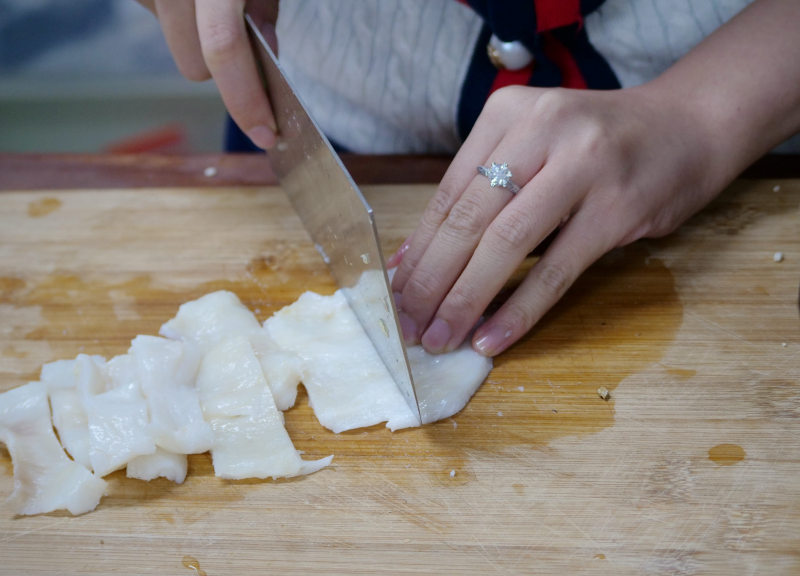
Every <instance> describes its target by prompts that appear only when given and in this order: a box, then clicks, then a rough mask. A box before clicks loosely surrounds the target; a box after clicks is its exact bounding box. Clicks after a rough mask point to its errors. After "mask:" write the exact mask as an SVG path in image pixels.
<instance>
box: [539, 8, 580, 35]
mask: <svg viewBox="0 0 800 576" xmlns="http://www.w3.org/2000/svg"><path fill="white" fill-rule="evenodd" d="M535 8H536V30H537V31H539V32H544V31H545V30H553V29H554V28H561V27H562V26H569V25H570V24H575V23H576V22H577V23H579V24H580V23H582V22H583V16H581V5H580V0H536V2H535Z"/></svg>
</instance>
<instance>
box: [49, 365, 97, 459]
mask: <svg viewBox="0 0 800 576" xmlns="http://www.w3.org/2000/svg"><path fill="white" fill-rule="evenodd" d="M41 381H42V383H43V384H44V385H45V387H46V388H47V393H48V395H49V397H50V407H51V409H52V411H53V425H54V426H55V428H56V431H57V432H58V438H59V440H60V441H61V445H62V446H63V447H64V449H65V450H66V451H67V452H68V453H69V455H70V456H72V459H73V460H75V461H76V462H79V463H81V464H83V465H84V466H85V467H86V468H87V469H88V470H91V469H92V462H91V460H90V459H89V420H88V418H87V416H86V409H85V408H84V407H83V400H82V399H81V395H80V394H79V393H78V389H77V388H76V383H77V378H76V375H75V360H57V361H56V362H50V363H49V364H45V365H44V366H42V374H41Z"/></svg>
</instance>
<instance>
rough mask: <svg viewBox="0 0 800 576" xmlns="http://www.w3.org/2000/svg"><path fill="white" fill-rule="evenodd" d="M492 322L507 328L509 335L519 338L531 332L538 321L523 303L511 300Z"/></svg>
mask: <svg viewBox="0 0 800 576" xmlns="http://www.w3.org/2000/svg"><path fill="white" fill-rule="evenodd" d="M492 321H493V322H497V323H499V324H501V325H503V326H505V327H506V331H507V333H510V334H511V335H516V336H517V337H519V336H522V335H523V334H525V333H526V332H527V331H528V330H530V328H531V326H533V324H534V322H535V321H536V319H535V318H534V315H533V312H532V310H531V309H530V308H529V307H527V306H524V305H523V304H522V302H521V301H511V300H509V301H508V302H506V304H505V306H504V307H503V308H502V309H501V311H500V312H498V313H497V314H496V315H495V316H494V318H493V319H492Z"/></svg>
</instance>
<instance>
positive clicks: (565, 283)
mask: <svg viewBox="0 0 800 576" xmlns="http://www.w3.org/2000/svg"><path fill="white" fill-rule="evenodd" d="M539 280H540V284H541V286H542V288H543V290H544V292H545V295H546V296H549V297H552V298H554V299H557V298H560V297H561V296H563V294H564V292H566V291H567V288H569V286H570V284H572V274H571V272H570V269H569V268H567V267H566V266H564V265H563V264H561V263H558V262H550V263H545V264H544V265H543V267H542V269H541V270H540V271H539Z"/></svg>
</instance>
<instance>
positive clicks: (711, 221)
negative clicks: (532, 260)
mask: <svg viewBox="0 0 800 576" xmlns="http://www.w3.org/2000/svg"><path fill="white" fill-rule="evenodd" d="M777 186H779V187H780V188H779V189H777V190H775V191H774V190H773V187H777ZM432 192H433V187H431V186H423V185H417V186H410V185H409V186H375V187H368V188H367V189H366V193H367V195H368V198H369V200H370V202H371V203H372V205H373V206H374V208H375V211H376V214H377V218H378V223H379V227H380V230H381V235H382V241H383V244H384V249H385V251H386V252H387V253H389V252H391V251H393V250H394V249H395V248H396V247H397V246H399V244H400V242H401V241H402V239H403V238H404V237H405V236H406V235H407V234H408V233H409V232H410V231H411V230H412V229H413V227H414V225H415V223H416V220H417V217H418V215H419V213H420V212H421V210H422V208H423V206H424V205H425V202H426V201H427V199H428V198H429V196H430V195H431V193H432ZM779 251H780V252H783V255H784V260H783V261H782V262H775V261H774V260H773V255H774V254H775V253H776V252H779ZM799 272H800V181H797V180H784V181H766V180H761V181H739V182H737V183H736V184H735V185H734V186H732V187H731V189H730V190H729V191H728V193H727V194H726V195H724V196H723V198H722V199H720V200H719V201H717V202H716V203H715V204H713V205H712V206H711V207H709V208H708V209H707V210H705V211H704V212H702V213H701V214H700V215H698V216H697V217H695V218H694V219H693V220H691V221H690V222H689V223H688V224H687V225H686V226H685V227H684V228H683V229H682V230H681V231H680V232H679V233H677V234H674V235H672V236H671V237H669V238H667V239H664V240H659V241H645V242H639V243H636V244H634V245H632V246H630V247H628V248H625V249H621V250H618V251H615V252H613V253H612V254H610V255H608V256H607V257H606V258H604V259H603V260H602V261H601V262H599V263H598V264H597V265H595V266H594V267H592V268H591V269H590V270H589V271H588V272H587V273H586V274H585V275H584V277H583V278H582V279H581V280H580V281H579V282H578V283H577V285H576V286H575V287H574V288H573V289H572V290H571V291H570V292H569V293H568V294H567V296H566V297H565V298H564V300H563V301H562V302H561V303H560V304H559V305H558V306H557V307H556V308H555V309H554V310H553V311H552V313H551V314H549V315H548V316H547V317H546V318H545V319H544V320H543V321H542V322H541V323H540V325H539V326H538V327H537V328H536V329H535V330H534V331H533V332H532V333H531V334H530V335H529V336H528V337H527V338H525V339H524V340H523V341H522V342H520V343H519V344H518V345H517V346H515V347H513V348H512V349H511V350H509V351H508V352H507V353H505V354H504V355H502V356H500V357H499V358H497V359H496V362H495V368H494V370H493V371H492V373H491V374H490V375H489V378H488V380H487V382H486V383H485V384H484V385H483V387H482V388H481V389H480V390H479V391H478V393H477V394H476V396H475V397H474V398H473V400H472V402H471V403H470V404H469V405H468V406H467V408H466V409H465V410H464V411H463V412H461V413H460V414H458V415H456V416H455V417H453V418H451V419H448V420H446V421H443V422H440V423H437V424H435V425H430V426H426V427H424V428H421V429H414V430H407V431H402V432H397V433H394V434H392V433H390V432H388V431H387V430H386V429H384V428H382V427H381V426H376V427H373V428H370V429H365V430H357V431H354V432H350V433H345V434H339V435H335V434H332V433H330V432H328V431H326V430H325V429H323V428H322V427H321V426H320V425H319V424H318V423H317V422H316V420H315V419H314V417H313V414H312V413H311V411H310V409H309V408H308V405H307V398H306V397H305V395H304V394H301V396H300V400H299V405H298V406H297V407H295V408H293V409H291V410H290V411H288V412H287V413H286V425H287V428H288V430H289V433H290V435H291V436H292V438H293V439H294V441H295V444H296V446H297V448H298V449H300V450H303V451H304V452H305V454H306V457H309V458H316V457H322V456H326V455H328V454H334V455H335V458H334V461H333V465H332V466H331V467H330V468H328V469H326V470H323V471H321V472H319V473H317V474H314V475H312V476H308V477H304V478H299V479H294V480H288V481H258V480H252V481H241V482H232V481H224V480H220V479H217V478H215V477H214V475H213V471H212V468H211V461H210V458H209V456H208V455H198V456H194V457H191V459H190V469H189V476H188V478H187V480H186V482H185V483H184V484H183V485H174V484H172V483H170V482H168V481H165V480H156V481H153V482H149V483H145V482H140V481H136V480H129V479H127V478H125V477H124V474H123V473H120V472H117V473H114V474H112V475H111V476H109V481H110V482H109V493H108V496H107V497H106V498H104V499H103V500H102V502H101V504H100V506H99V507H98V509H97V510H96V511H94V512H92V513H90V514H87V515H84V516H81V517H71V516H69V515H68V514H66V513H61V512H59V513H53V514H46V515H41V516H37V517H14V516H13V515H12V514H11V512H10V511H9V510H8V508H7V507H3V506H2V505H0V573H1V574H15V575H18V574H59V575H61V574H109V573H112V572H113V573H120V574H173V575H182V574H185V575H186V576H193V575H195V574H207V575H209V576H211V575H221V574H277V573H281V574H309V573H326V574H376V573H386V574H402V573H427V574H464V573H475V574H516V573H530V574H560V575H564V574H577V573H595V574H685V575H689V574H771V575H774V574H799V573H800V320H798V282H800V273H799ZM223 288H224V289H228V290H232V291H234V292H236V293H237V294H238V295H239V297H240V298H241V299H242V300H243V301H244V302H245V303H246V304H247V305H248V306H249V307H250V308H251V309H253V310H255V312H256V314H257V315H258V317H259V318H260V319H262V320H263V319H264V318H266V317H267V316H268V315H270V314H271V313H272V312H274V311H275V310H277V309H279V308H280V307H282V306H284V305H286V304H289V303H291V302H292V301H294V300H295V299H296V298H297V297H298V296H299V295H300V294H301V293H302V292H303V291H305V290H315V291H318V292H322V293H331V292H332V291H333V290H335V284H334V282H333V281H332V279H331V277H330V276H329V274H328V273H327V270H326V269H325V267H324V265H323V264H322V262H321V261H320V258H319V256H318V255H317V253H316V251H315V250H314V248H313V246H312V245H311V244H310V242H309V239H308V237H307V236H306V233H305V232H304V231H303V229H302V227H301V225H300V223H299V221H298V219H297V218H296V217H295V215H294V214H293V213H292V211H291V209H290V207H289V205H288V203H287V201H286V199H285V198H284V196H283V194H282V193H281V192H280V190H278V189H275V188H268V189H256V188H207V189H202V190H201V189H141V190H94V191H86V190H84V191H82V190H74V191H59V192H52V191H39V192H4V193H2V194H0V355H1V356H0V390H7V389H10V388H12V387H14V386H18V385H20V384H23V383H25V382H27V381H29V380H34V379H37V378H38V372H39V368H40V367H41V365H42V363H44V362H48V361H51V360H55V359H59V358H71V357H74V356H75V355H77V354H78V353H80V352H86V353H93V354H103V355H106V356H108V357H110V356H113V355H115V354H119V353H122V352H124V351H125V350H126V349H127V346H128V342H129V341H130V340H131V339H132V338H133V337H134V336H135V335H137V334H155V333H157V331H158V328H159V326H160V325H161V324H162V323H163V322H164V321H165V320H167V319H169V318H170V317H171V316H172V315H173V314H174V313H175V311H176V309H177V307H178V306H179V305H180V304H181V303H182V302H185V301H187V300H191V299H193V298H196V297H198V296H200V295H202V294H204V293H207V292H210V291H213V290H218V289H223ZM601 386H604V387H606V388H607V389H608V390H609V391H610V392H611V397H610V399H609V400H607V401H606V400H603V399H601V398H600V397H599V396H598V394H597V389H598V388H599V387H601ZM453 473H454V474H455V475H454V476H453ZM11 490H12V464H11V461H10V458H9V456H8V452H7V451H6V450H5V449H4V448H0V499H5V498H6V497H7V496H8V495H9V494H10V492H11Z"/></svg>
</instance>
